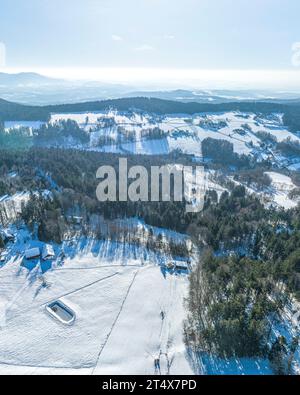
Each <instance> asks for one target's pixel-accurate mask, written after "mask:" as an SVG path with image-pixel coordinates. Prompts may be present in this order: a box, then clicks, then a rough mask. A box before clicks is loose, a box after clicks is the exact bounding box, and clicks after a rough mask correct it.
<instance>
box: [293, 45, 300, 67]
mask: <svg viewBox="0 0 300 395" xmlns="http://www.w3.org/2000/svg"><path fill="white" fill-rule="evenodd" d="M292 51H293V56H292V65H293V66H294V67H300V42H295V43H294V44H293V45H292Z"/></svg>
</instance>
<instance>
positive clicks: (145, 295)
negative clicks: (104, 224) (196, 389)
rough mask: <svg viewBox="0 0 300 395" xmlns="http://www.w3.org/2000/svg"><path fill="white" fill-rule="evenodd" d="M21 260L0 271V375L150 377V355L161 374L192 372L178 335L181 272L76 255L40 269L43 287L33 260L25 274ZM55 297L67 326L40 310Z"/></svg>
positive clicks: (182, 288) (181, 313) (183, 283)
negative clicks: (64, 309)
mask: <svg viewBox="0 0 300 395" xmlns="http://www.w3.org/2000/svg"><path fill="white" fill-rule="evenodd" d="M71 261H72V262H71ZM69 263H70V265H69ZM20 264H21V258H17V259H15V260H13V259H11V260H10V261H9V262H8V263H7V264H6V265H5V266H4V267H2V269H1V270H0V280H1V287H2V288H1V299H0V309H1V313H2V314H0V316H1V321H0V326H1V337H0V372H1V373H13V372H15V371H16V370H15V367H17V368H18V372H22V373H43V372H47V373H48V372H50V373H57V372H58V373H72V372H74V371H75V370H76V372H80V373H84V374H92V373H95V374H100V373H110V374H113V373H119V374H125V373H131V374H134V373H136V374H142V373H147V374H153V373H155V371H154V365H153V363H154V358H156V357H158V358H160V359H161V373H168V372H170V373H174V374H176V373H192V371H191V368H190V365H189V361H188V359H187V356H186V353H185V347H184V344H183V340H182V321H183V319H184V307H183V299H184V296H185V294H186V291H187V284H188V279H187V277H186V276H185V275H175V274H167V273H165V272H164V271H163V270H161V267H160V266H158V265H155V264H154V262H153V263H152V262H151V261H148V262H147V264H146V263H145V261H144V260H143V261H141V260H139V259H136V260H134V259H133V260H130V259H128V260H127V262H126V261H125V260H124V262H123V264H125V265H126V266H124V265H121V266H120V265H118V264H115V265H107V262H105V259H104V260H103V263H102V262H99V256H97V257H95V258H94V260H93V259H92V257H91V256H90V257H89V259H88V260H87V262H85V263H84V258H83V256H82V257H81V258H79V259H78V260H77V259H76V258H73V259H71V258H70V262H69V261H68V260H67V261H66V263H65V265H64V266H63V267H57V268H53V269H52V270H50V271H48V272H47V273H46V274H44V277H43V278H44V281H45V282H46V283H47V284H48V287H43V286H42V282H41V277H40V276H41V270H40V267H39V265H37V266H36V267H35V268H34V269H32V270H31V271H30V272H28V271H27V269H25V268H24V267H21V266H20ZM56 299H60V300H62V301H63V302H64V303H65V304H67V305H68V306H69V307H71V308H72V309H73V310H74V311H75V312H76V317H77V318H76V322H75V324H74V325H73V326H72V327H64V326H63V325H62V324H60V323H59V322H56V321H54V320H53V319H52V318H51V317H50V316H49V315H48V314H47V313H46V311H45V305H46V304H47V303H49V302H51V301H53V300H56ZM162 311H163V312H164V314H165V317H164V319H162V317H161V312H162ZM156 373H157V374H159V372H156Z"/></svg>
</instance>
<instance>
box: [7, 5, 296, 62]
mask: <svg viewBox="0 0 300 395" xmlns="http://www.w3.org/2000/svg"><path fill="white" fill-rule="evenodd" d="M299 18H300V2H299V0H251V1H250V0H0V42H1V41H2V42H4V43H5V45H6V52H7V66H9V67H31V66H34V67H74V66H76V67H166V68H205V69H210V68H214V69H216V68H238V69H245V68H247V69H249V68H255V69H286V68H289V67H291V47H292V45H293V43H294V42H298V41H300V19H299Z"/></svg>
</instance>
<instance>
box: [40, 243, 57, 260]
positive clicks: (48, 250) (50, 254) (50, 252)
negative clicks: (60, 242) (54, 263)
mask: <svg viewBox="0 0 300 395" xmlns="http://www.w3.org/2000/svg"><path fill="white" fill-rule="evenodd" d="M42 258H43V260H44V261H48V260H51V259H54V258H55V252H54V249H53V247H52V245H50V244H45V245H44V247H43V251H42Z"/></svg>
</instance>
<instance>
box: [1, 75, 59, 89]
mask: <svg viewBox="0 0 300 395" xmlns="http://www.w3.org/2000/svg"><path fill="white" fill-rule="evenodd" d="M62 81H63V80H58V79H54V78H50V77H45V76H43V75H41V74H38V73H31V72H29V73H27V72H23V73H15V74H10V73H0V86H2V87H14V86H32V85H50V84H58V83H60V82H62Z"/></svg>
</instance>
